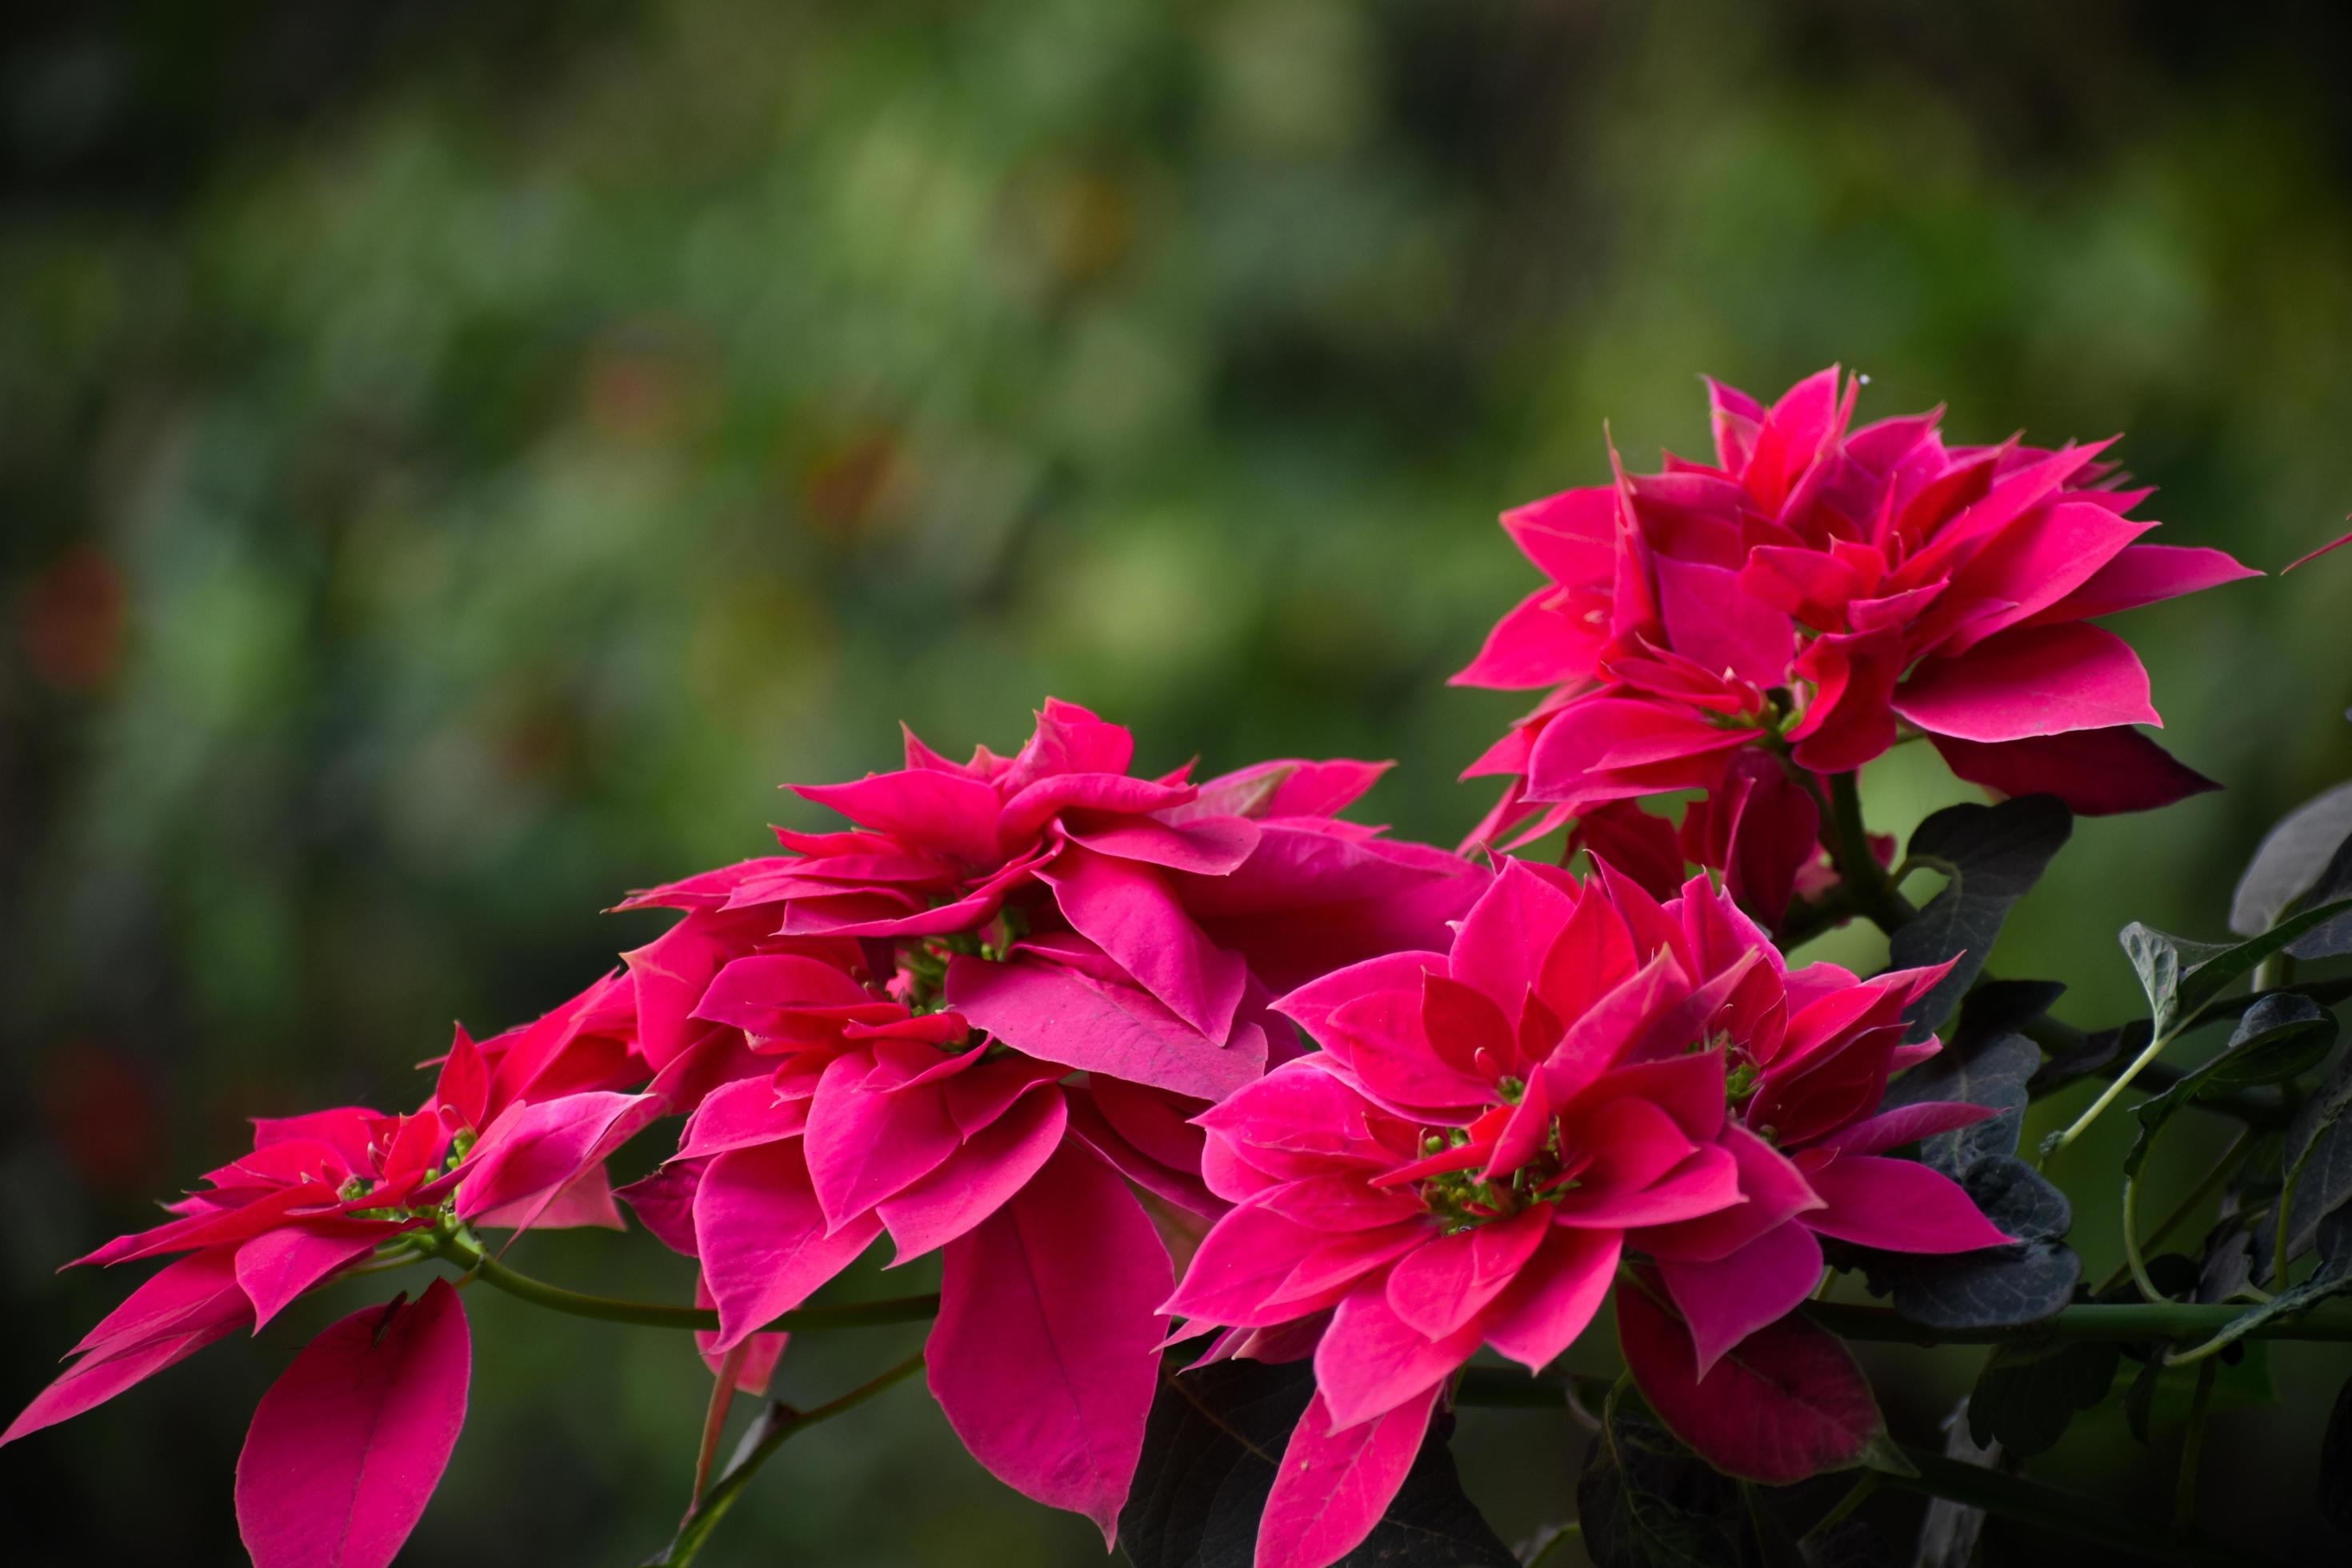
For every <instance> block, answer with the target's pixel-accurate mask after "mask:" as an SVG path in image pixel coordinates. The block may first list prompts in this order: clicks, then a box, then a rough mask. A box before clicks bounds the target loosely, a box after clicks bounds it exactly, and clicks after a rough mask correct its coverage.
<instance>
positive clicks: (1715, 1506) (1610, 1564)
mask: <svg viewBox="0 0 2352 1568" xmlns="http://www.w3.org/2000/svg"><path fill="white" fill-rule="evenodd" d="M1576 1512H1577V1517H1578V1519H1580V1521H1583V1525H1584V1550H1585V1552H1586V1554H1587V1555H1589V1556H1590V1557H1591V1559H1592V1561H1593V1563H1595V1564H1597V1568H1746V1565H1748V1564H1750V1563H1753V1562H1754V1560H1755V1555H1756V1548H1755V1543H1754V1541H1753V1538H1752V1537H1751V1535H1750V1533H1749V1531H1748V1521H1747V1520H1746V1519H1745V1518H1743V1517H1742V1510H1741V1507H1740V1496H1739V1483H1738V1482H1737V1481H1735V1480H1732V1479H1730V1478H1728V1477H1727V1476H1724V1475H1721V1474H1719V1473H1717V1471H1716V1470H1715V1469H1714V1468H1712V1467H1710V1466H1709V1465H1708V1464H1707V1463H1706V1461H1705V1460H1703V1459H1701V1458H1699V1457H1698V1456H1697V1455H1696V1454H1694V1453H1692V1452H1691V1451H1690V1450H1689V1449H1688V1448H1685V1447H1683V1446H1682V1444H1681V1443H1679V1442H1677V1441H1676V1440H1675V1436H1674V1435H1673V1434H1672V1433H1670V1432H1668V1431H1667V1430H1666V1429H1665V1427H1664V1426H1661V1425H1660V1424H1659V1423H1658V1421H1657V1419H1656V1418H1655V1417H1654V1416H1653V1415H1650V1413H1649V1412H1648V1411H1647V1410H1646V1409H1644V1408H1643V1406H1642V1405H1641V1402H1640V1401H1639V1400H1636V1399H1632V1398H1628V1397H1625V1396H1624V1395H1622V1394H1615V1395H1612V1397H1611V1398H1610V1400H1609V1404H1608V1406H1607V1408H1606V1411H1605V1413H1604V1415H1603V1416H1602V1419H1601V1434H1600V1436H1597V1437H1595V1438H1594V1439H1593V1442H1592V1451H1591V1454H1590V1455H1589V1456H1588V1457H1587V1458H1586V1459H1585V1463H1584V1473H1583V1475H1582V1476H1581V1477H1580V1478H1579V1479H1578V1480H1577V1483H1576Z"/></svg>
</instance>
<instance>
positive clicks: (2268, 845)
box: [2230, 784, 2352, 936]
mask: <svg viewBox="0 0 2352 1568" xmlns="http://www.w3.org/2000/svg"><path fill="white" fill-rule="evenodd" d="M2347 838H2352V784H2337V785H2336V787H2335V788H2334V789H2331V790H2326V791H2323V792H2322V793H2321V794H2319V795H2314V796H2313V797H2312V798H2311V799H2309V800H2307V801H2305V802H2304V803H2303V804H2302V805H2298V806H2296V807H2295V808H2294V810H2293V811H2290V812H2288V813H2287V814H2286V815H2285V816H2282V817H2280V818H2279V820H2278V826H2275V827H2273V828H2272V829H2271V830H2270V833H2269V834H2268V835H2267V836H2266V837H2264V838H2263V842H2262V847H2260V848H2258V849H2256V850H2255V851H2254V855H2253V858H2252V859H2251V860H2249V861H2247V862H2246V869H2245V872H2244V874H2243V875H2242V876H2241V877H2240V878H2239V879H2238V891H2237V895H2236V897H2234V898H2233V899H2231V901H2230V929H2231V931H2236V932H2237V933H2238V934H2239V935H2240V936H2260V935H2261V934H2262V933H2263V932H2264V931H2268V930H2270V928H2271V927H2273V926H2274V925H2276V924H2277V923H2278V918H2279V916H2281V915H2283V914H2284V913H2285V912H2286V911H2287V909H2288V907H2289V906H2290V905H2292V904H2293V903H2294V901H2295V900H2297V899H2299V898H2301V897H2303V895H2304V894H2305V893H2307V892H2309V891H2310V890H2311V888H2312V885H2313V883H2315V881H2317V880H2318V878H2319V874H2320V872H2321V870H2322V869H2323V868H2325V867H2326V865H2327V859H2328V857H2329V855H2330V854H2332V853H2333V852H2334V851H2335V850H2336V847H2337V846H2339V845H2341V844H2342V843H2344V841H2345V840H2346V839H2347Z"/></svg>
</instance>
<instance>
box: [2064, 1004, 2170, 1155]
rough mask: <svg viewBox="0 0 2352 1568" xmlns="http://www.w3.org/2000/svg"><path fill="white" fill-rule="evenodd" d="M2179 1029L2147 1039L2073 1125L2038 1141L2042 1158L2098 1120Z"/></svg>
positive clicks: (2070, 1140) (2086, 1129) (2078, 1136)
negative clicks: (2137, 1053)
mask: <svg viewBox="0 0 2352 1568" xmlns="http://www.w3.org/2000/svg"><path fill="white" fill-rule="evenodd" d="M2179 1032H2180V1031H2179V1028H2178V1027H2177V1026H2176V1027H2175V1028H2173V1029H2171V1030H2169V1031H2168V1032H2166V1033H2164V1034H2161V1035H2157V1036H2154V1037H2151V1038H2150V1039H2149V1040H2148V1042H2147V1049H2146V1050H2143V1051H2142V1052H2140V1054H2139V1055H2137V1056H2136V1057H2134V1058H2132V1059H2131V1060H2130V1061H2129V1062H2128V1063H2126V1064H2125V1067H2124V1069H2123V1071H2121V1072H2119V1073H2117V1074H2116V1076H2115V1080H2114V1081H2113V1082H2111V1083H2109V1084H2108V1085H2107V1087H2106V1088H2105V1089H2101V1090H2100V1091H2099V1098H2098V1099H2096V1100H2093V1101H2091V1103H2090V1105H2089V1107H2088V1108H2087V1109H2086V1110H2084V1112H2083V1114H2082V1115H2080V1116H2077V1117H2076V1118H2074V1125H2073V1126H2071V1127H2069V1128H2067V1129H2066V1131H2063V1132H2053V1133H2052V1134H2051V1135H2050V1136H2049V1137H2048V1138H2046V1139H2044V1140H2042V1158H2043V1159H2045V1160H2046V1159H2048V1158H2049V1157H2050V1156H2051V1155H2053V1154H2055V1153H2057V1152H2059V1151H2060V1150H2062V1149H2063V1148H2065V1147H2066V1145H2068V1144H2069V1143H2072V1142H2074V1140H2075V1139H2077V1138H2080V1137H2081V1136H2082V1135H2083V1134H2084V1132H2086V1131H2089V1130H2090V1126H2091V1123H2092V1122H2094V1121H2097V1120H2098V1119H2099V1116H2100V1114H2101V1113H2102V1112H2103V1111H2105V1110H2106V1109H2107V1107H2108V1106H2110V1105H2113V1104H2114V1103H2115V1102H2116V1096H2117V1095H2120V1094H2121V1093H2123V1091H2124V1090H2125V1089H2129V1088H2130V1087H2131V1082H2132V1079H2136V1078H2137V1077H2138V1076H2139V1075H2140V1074H2141V1072H2143V1071H2144V1070H2146V1069H2147V1066H2148V1064H2149V1063H2151V1062H2153V1061H2155V1060H2156V1058H2158V1057H2159V1056H2161V1055H2163V1053H2164V1047H2167V1046H2168V1045H2170V1044H2172V1042H2173V1039H2174V1037H2176V1036H2177V1035H2179Z"/></svg>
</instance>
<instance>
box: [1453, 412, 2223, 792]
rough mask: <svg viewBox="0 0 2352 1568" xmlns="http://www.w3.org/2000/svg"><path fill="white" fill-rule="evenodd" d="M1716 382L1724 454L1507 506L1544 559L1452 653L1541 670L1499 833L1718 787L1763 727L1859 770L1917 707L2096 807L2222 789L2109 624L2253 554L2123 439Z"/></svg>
mask: <svg viewBox="0 0 2352 1568" xmlns="http://www.w3.org/2000/svg"><path fill="white" fill-rule="evenodd" d="M1708 386H1709V393H1710V397H1711V401H1712V405H1713V409H1714V423H1715V436H1716V461H1715V462H1714V463H1712V464H1704V463H1696V462H1691V461H1687V460H1685V459H1682V458H1675V457H1672V456H1669V457H1668V458H1667V459H1666V463H1665V468H1664V471H1663V472H1661V473H1656V474H1631V473H1628V472H1626V471H1625V470H1624V468H1623V467H1622V464H1620V465H1618V467H1617V474H1616V479H1615V481H1614V482H1613V483H1612V484H1609V485H1603V486H1597V487H1593V488H1590V489H1575V490H1570V491H1567V492H1565V493H1563V494H1560V495H1557V496H1553V497H1550V498H1549V499H1547V500H1540V501H1536V502H1533V503H1531V504H1529V505H1528V506H1525V507H1521V508H1519V509H1518V510H1515V511H1512V512H1510V513H1507V515H1506V516H1505V517H1504V519H1503V525H1504V527H1505V529H1506V530H1507V531H1508V532H1509V533H1510V535H1511V537H1512V539H1513V541H1514V542H1517V544H1518V546H1519V547H1520V549H1521V550H1522V551H1524V552H1526V553H1527V555H1528V559H1530V560H1531V561H1533V562H1534V563H1536V565H1537V566H1538V567H1539V568H1540V569H1542V571H1543V572H1544V574H1545V575H1546V576H1547V577H1548V578H1549V580H1550V581H1549V583H1548V584H1547V585H1546V586H1545V587H1543V588H1541V589H1538V591H1537V592H1536V593H1534V594H1532V595H1529V596H1528V598H1527V599H1526V600H1525V601H1524V602H1523V603H1521V604H1520V605H1519V606H1518V607H1517V609H1515V610H1513V611H1512V612H1511V613H1510V614H1509V615H1507V616H1505V617H1504V618H1503V620H1502V621H1501V622H1500V623H1499V624H1498V625H1497V626H1496V627H1495V629H1494V631H1493V633H1492V634H1491V635H1490V636H1489V637H1488V638H1487V641H1486V647H1485V648H1484V649H1483V650H1482V651H1481V652H1480V654H1479V656H1478V657H1477V658H1475V660H1473V661H1472V663H1471V664H1470V665H1469V667H1468V668H1465V669H1464V670H1463V671H1462V672H1461V673H1460V674H1458V675H1457V676H1455V677H1454V679H1455V681H1456V682H1457V683H1459V684H1463V685H1469V686H1481V687H1490V688H1499V689H1549V696H1547V697H1546V698H1545V699H1544V700H1543V701H1542V702H1541V703H1540V704H1539V705H1538V708H1537V709H1536V710H1535V711H1534V712H1532V713H1531V714H1529V715H1528V717H1527V718H1526V719H1525V720H1523V721H1520V722H1519V724H1517V726H1515V727H1514V729H1513V730H1512V731H1511V732H1510V733H1509V734H1508V735H1507V736H1506V737H1505V738H1504V739H1503V741H1502V742H1499V743H1497V744H1496V746H1495V747H1494V748H1493V749H1492V750H1491V751H1489V752H1488V753H1487V754H1486V756H1485V757H1483V758H1481V759H1480V760H1479V762H1478V763H1475V764H1474V766H1473V767H1472V768H1471V770H1470V775H1471V776H1477V775H1489V774H1498V775H1502V776H1504V777H1506V778H1507V780H1508V783H1507V785H1506V791H1505V795H1504V797H1503V799H1502V801H1501V802H1500V803H1499V804H1498V805H1497V806H1496V809H1495V811H1494V812H1493V813H1491V814H1490V815H1489V816H1488V817H1487V819H1486V822H1485V823H1484V824H1482V825H1481V827H1480V829H1479V832H1480V833H1481V834H1482V835H1485V836H1487V837H1506V836H1508V835H1509V834H1511V832H1512V831H1513V830H1514V829H1527V830H1528V831H1529V832H1541V831H1544V830H1548V829H1549V828H1550V827H1552V826H1558V825H1559V823H1560V822H1562V821H1565V820H1567V819H1568V818H1570V817H1571V816H1576V815H1578V814H1579V813H1581V812H1584V811H1588V810H1590V809H1591V808H1593V807H1595V806H1599V805H1605V804H1607V803H1609V802H1612V801H1619V800H1625V799H1630V798H1633V797H1635V796H1640V795H1654V794H1659V793H1663V792H1667V791H1675V790H1685V789H1707V790H1712V789H1715V788H1716V787H1717V786H1718V785H1719V784H1720V783H1721V781H1722V778H1723V775H1724V770H1725V768H1726V767H1727V765H1728V764H1729V763H1730V762H1731V760H1732V759H1733V758H1734V757H1735V756H1736V755H1738V753H1739V752H1741V751H1742V750H1743V749H1745V748H1748V747H1752V746H1756V745H1759V744H1764V743H1767V742H1769V743H1772V744H1774V745H1776V746H1785V747H1787V748H1788V749H1789V750H1790V752H1792V754H1793V758H1794V761H1795V763H1796V764H1797V765H1798V766H1800V767H1802V768H1806V769H1810V770H1811V771H1813V772H1815V773H1845V772H1849V771H1851V770H1853V769H1854V768H1858V767H1860V766H1861V765H1862V764H1863V763H1866V762H1869V761H1870V760H1871V759H1872V758H1874V757H1876V756H1878V755H1879V754H1880V753H1881V752H1885V750H1886V749H1887V748H1888V747H1889V746H1892V745H1893V744H1895V742H1896V741H1897V740H1898V739H1900V738H1902V737H1903V736H1904V735H1906V733H1908V734H1919V735H1925V736H1926V737H1927V739H1928V740H1929V741H1930V742H1932V743H1933V744H1934V745H1935V746H1936V748H1937V751H1939V752H1942V753H1943V755H1944V758H1945V760H1946V761H1947V763H1948V764H1949V765H1950V766H1951V768H1952V771H1953V772H1955V773H1958V774H1959V775H1960V776H1961V777H1962V778H1964V779H1967V780H1969V781H1970V782H1972V783H1976V784H1985V785H1987V786H1989V787H1991V788H1993V789H1997V790H2000V791H2001V792H2002V793H2004V794H2009V795H2020V794H2026V793H2031V792H2034V791H2047V792H2049V793H2051V794H2053V795H2059V796H2060V797H2061V798H2063V799H2064V800H2065V801H2066V803H2067V804H2068V805H2070V806H2071V807H2073V808H2074V810H2075V811H2077V812H2082V813H2091V814H2095V813H2104V812H2117V811H2137V810H2144V809H2147V808H2149V807H2152V806H2157V805H2166V804H2168V803H2169V802H2171V801H2173V800H2177V799H2179V798H2180V797H2181V796H2183V795H2189V794H2193V793H2195V792H2197V791H2199V790H2203V789H2210V788H2212V787H2213V785H2212V784H2211V783H2210V781H2209V780H2207V779H2205V778H2203V777H2201V776H2200V775H2199V774H2197V773H2193V772H2191V771H2190V770H2189V769H2188V768H2186V767H2184V766H2182V765H2181V764H2180V763H2178V762H2176V761H2174V760H2173V759H2172V758H2171V757H2170V756H2169V755H2168V753H2166V752H2164V751H2163V750H2162V749H2161V748H2159V747H2158V746H2157V745H2156V744H2155V743H2154V742H2151V741H2149V740H2147V738H2146V737H2145V736H2144V735H2143V734H2141V732H2140V731H2138V730H2137V729H2135V728H2133V726H2135V725H2158V726H2160V725H2161V723H2162V721H2161V719H2159V718H2158V714H2157V711H2156V709H2155V708H2154V707H2153V706H2152V704H2151V702H2150V700H2149V691H2148V680H2147V672H2146V671H2145V670H2144V669H2143V668H2141V667H2140V663H2139V659H2138V658H2137V656H2136V655H2135V654H2134V653H2133V652H2132V650H2131V647H2130V646H2129V645H2128V644H2126V642H2124V641H2123V640H2122V639H2121V638H2119V637H2116V635H2115V634H2114V633H2112V632H2110V631H2107V630H2105V628H2104V627H2101V626H2095V625H2092V624H2091V623H2092V622H2094V621H2095V620H2097V619H2100V618H2103V617H2105V616H2109V615H2113V614H2115V613H2116V612H2118V611H2122V610H2127V609H2131V608H2134V607H2136V606H2138V605H2148V604H2153V603H2156V602H2158V601H2159V600H2163V599H2169V598H2173V597H2176V596H2178V595H2182V594H2188V593H2193V592H2195V591H2197V590H2199V589H2201V588H2209V587H2212V586H2214V585H2216V584H2221V583H2226V582H2231V581H2233V580H2235V579H2237V578H2241V577H2248V576H2254V575H2259V574H2257V573H2255V572H2253V571H2252V569H2251V568H2248V567H2245V566H2242V565H2241V564H2239V563H2237V562H2236V561H2234V560H2232V559H2231V557H2230V556H2229V555H2227V554H2225V553H2223V552H2221V551H2218V550H2208V549H2196V548H2187V547H2182V546H2175V545H2163V544H2150V543H2144V542H2140V541H2141V536H2142V535H2144V534H2146V533H2147V531H2148V530H2150V529H2152V528H2154V527H2155V526H2156V525H2155V524H2154V523H2153V522H2150V521H2146V520H2143V519H2137V518H2134V517H2132V516H2131V515H2130V513H2131V511H2132V510H2133V509H2134V508H2135V507H2137V505H2138V504H2139V503H2140V502H2141V501H2142V500H2145V499H2146V498H2147V494H2148V493H2149V492H2148V491H2147V490H2145V489H2125V488H2122V486H2121V481H2120V479H2119V478H2118V476H2117V475H2116V470H2115V468H2114V466H2113V465H2112V464H2110V463H2106V462H2104V461H2102V460H2101V459H2102V455H2103V454H2104V453H2105V450H2106V448H2107V447H2108V446H2109V445H2110V444H2111V443H2110V442H2106V441H2100V442H2094V443H2091V444H2089V445H2085V446H2077V445H2069V446H2067V447H2063V448H2060V449H2057V450H2047V449H2043V448H2038V447H2026V446H2023V445H2021V444H2020V443H2019V442H2018V441H2016V440H2015V439H2013V438H2012V439H2011V440H2010V441H2007V442H2003V443H2001V444H2000V445H1998V446H1992V447H1950V446H1947V445H1946V444H1945V442H1944V440H1943V438H1942V437H1941V435H1940V434H1939V433H1938V431H1937V425H1938V422H1939V419H1940V411H1937V412H1936V413H1930V414H1926V415H1918V416H1907V417H1904V418H1897V419H1888V420H1883V421H1881V422H1879V423H1878V424H1875V425H1871V426H1864V427H1863V428H1861V429H1853V428H1852V427H1851V424H1852V418H1853V407H1854V402H1855V398H1856V395H1857V393H1858V390H1859V385H1858V383H1857V382H1855V381H1852V380H1849V381H1848V382H1846V383H1845V384H1844V385H1843V389H1841V386H1840V383H1839V376H1838V373H1837V371H1836V369H1835V368H1834V367H1832V368H1831V369H1829V370H1825V371H1822V372H1821V373H1820V374H1817V375H1813V376H1811V377H1809V378H1807V379H1806V380H1804V381H1802V382H1801V383H1799V384H1797V385H1796V386H1795V387H1794V388H1792V389H1791V390H1790V392H1789V393H1788V395H1786V396H1784V397H1782V398H1781V399H1780V402H1778V403H1777V404H1775V405H1772V406H1771V407H1769V408H1767V407H1765V406H1764V405H1760V404H1759V403H1758V402H1756V401H1755V400H1754V399H1752V398H1750V397H1748V395H1746V394H1744V393H1740V392H1737V391H1735V390H1733V389H1731V388H1729V387H1727V386H1723V385H1721V384H1716V383H1713V382H1710V383H1709V384H1708ZM1613 458H1614V454H1613V453H1612V460H1613Z"/></svg>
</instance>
